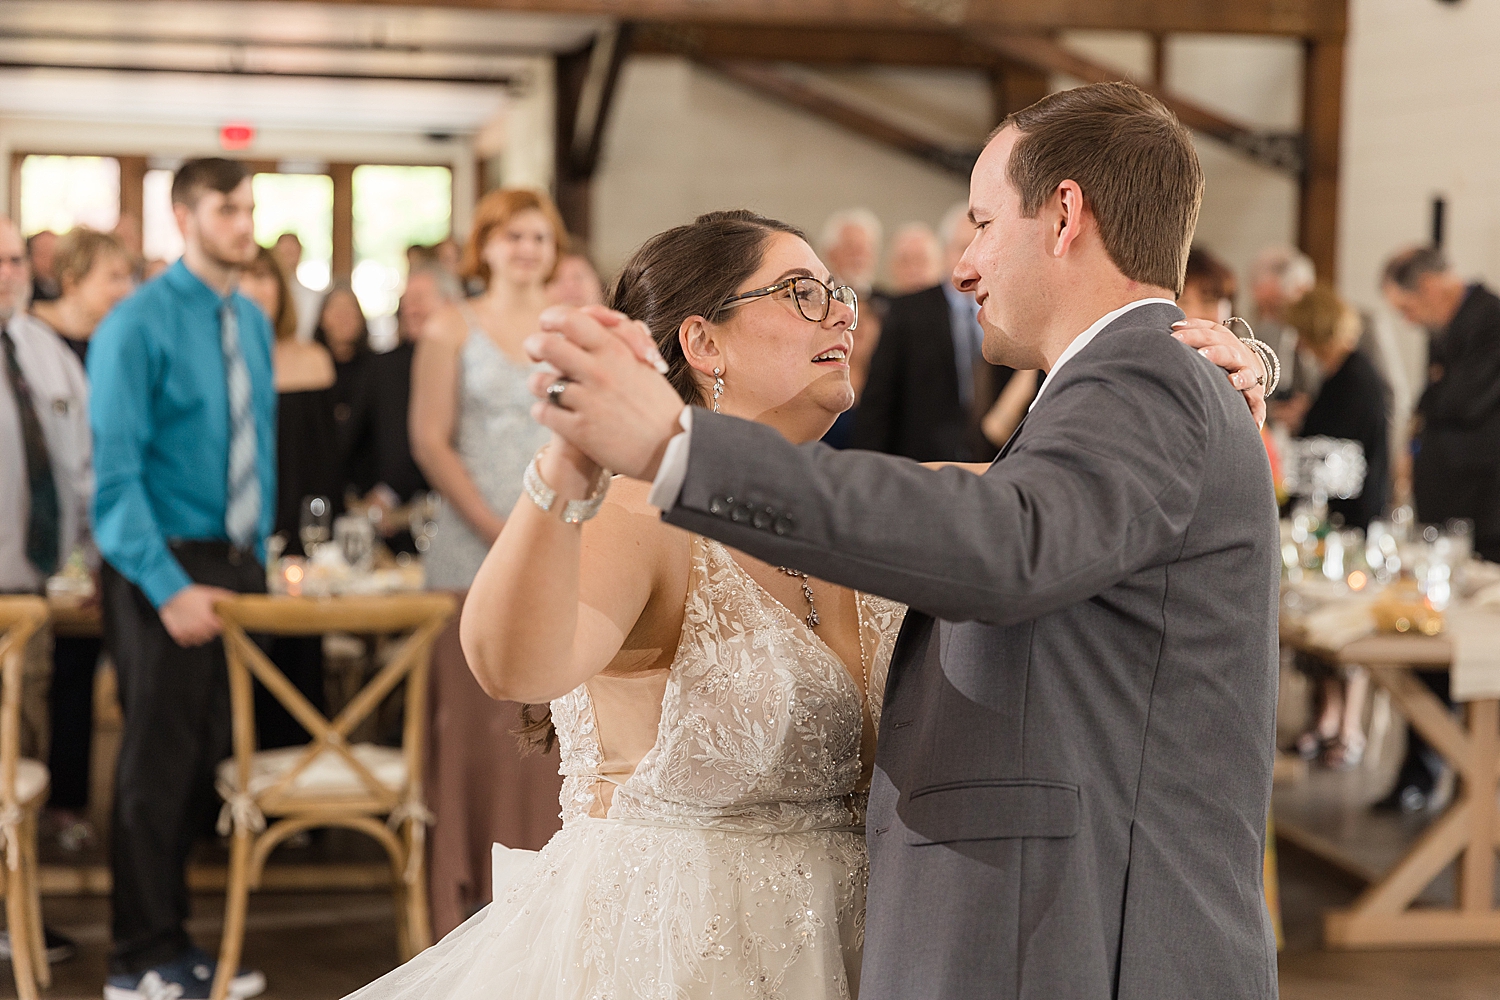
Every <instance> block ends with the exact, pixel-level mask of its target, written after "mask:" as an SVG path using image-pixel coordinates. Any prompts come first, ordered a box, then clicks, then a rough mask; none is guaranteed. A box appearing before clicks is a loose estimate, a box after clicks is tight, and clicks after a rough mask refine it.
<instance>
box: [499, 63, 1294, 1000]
mask: <svg viewBox="0 0 1500 1000" xmlns="http://www.w3.org/2000/svg"><path fill="white" fill-rule="evenodd" d="M1202 189H1203V178H1202V172H1201V170H1200V168H1199V164H1198V158H1197V155H1196V154H1195V152H1194V149H1193V144H1192V141H1191V138H1190V137H1189V135H1188V133H1187V131H1186V130H1185V129H1184V128H1183V126H1182V125H1181V124H1180V123H1179V122H1178V121H1177V120H1176V119H1175V118H1174V117H1173V116H1172V115H1171V113H1170V112H1169V111H1167V110H1166V109H1165V108H1164V107H1163V106H1162V105H1161V104H1159V103H1158V102H1157V101H1156V100H1154V99H1153V98H1151V97H1149V96H1147V95H1146V94H1144V93H1142V92H1141V91H1139V90H1137V89H1136V88H1134V87H1131V86H1128V85H1124V84H1104V85H1096V86H1091V87H1084V88H1081V89H1077V90H1071V91H1066V92H1063V93H1059V94H1054V95H1052V96H1051V97H1048V98H1046V99H1044V100H1042V101H1040V102H1038V103H1037V104H1035V105H1033V106H1031V107H1030V108H1027V109H1026V110H1024V111H1021V112H1019V113H1017V114H1014V115H1012V116H1011V117H1010V118H1009V119H1007V120H1006V122H1005V124H1004V125H1003V126H1002V128H1001V129H1000V130H999V131H998V132H997V134H996V135H995V136H994V137H993V139H992V140H991V141H990V143H989V145H988V146H987V148H986V149H985V150H984V153H983V155H982V156H981V157H980V159H979V161H978V163H977V164H976V166H975V168H974V174H973V178H972V187H971V194H970V201H969V204H970V209H971V214H972V216H973V218H974V221H975V223H976V225H977V226H978V234H977V235H976V236H975V238H974V242H973V243H972V245H971V246H970V247H969V249H968V252H967V253H965V255H964V257H963V260H962V261H961V262H960V263H959V265H958V268H957V270H956V271H955V275H954V279H955V282H956V283H957V284H958V285H959V287H960V288H962V289H964V290H966V291H972V292H973V293H974V294H975V296H976V298H977V300H978V301H979V303H980V305H981V313H980V317H981V321H982V323H983V325H984V329H985V340H984V355H985V358H986V359H987V360H989V361H991V362H993V363H995V364H1001V365H1007V366H1009V367H1012V368H1017V369H1024V368H1039V369H1042V370H1045V371H1046V372H1047V378H1046V381H1045V382H1044V383H1043V384H1042V387H1041V390H1040V392H1039V394H1038V396H1037V399H1036V402H1035V403H1034V404H1033V405H1032V408H1031V411H1030V413H1029V414H1028V416H1027V417H1026V419H1025V420H1024V421H1023V423H1022V425H1021V427H1020V428H1019V429H1018V430H1017V432H1016V434H1015V436H1014V437H1013V438H1012V439H1011V442H1010V443H1009V444H1008V445H1007V446H1006V448H1005V450H1004V451H1002V452H1001V454H1000V457H999V458H998V459H997V460H996V462H995V464H994V465H992V466H991V467H990V468H989V469H988V471H986V472H985V473H984V474H983V475H974V474H972V473H970V472H967V471H965V470H963V469H958V468H948V469H941V470H936V471H934V470H929V469H924V468H922V467H920V466H918V465H915V464H913V463H910V462H907V461H904V460H901V459H894V458H890V457H886V456H877V455H872V454H865V453H859V452H837V451H833V450H831V449H829V448H826V447H823V446H821V445H817V444H812V445H806V446H802V447H794V446H792V445H790V444H788V443H787V442H786V441H785V440H783V439H782V438H781V437H780V436H779V435H777V434H776V432H775V431H773V430H771V429H769V428H766V427H764V426H760V425H757V424H752V423H748V422H745V421H742V420H735V419H732V418H727V417H722V416H718V415H716V414H713V413H710V412H707V411H705V410H701V409H698V410H690V411H686V413H685V414H684V408H683V406H682V404H681V402H680V401H679V400H678V399H677V397H676V396H675V394H673V393H672V392H671V390H670V388H669V387H668V386H667V383H666V382H665V380H662V379H660V378H659V377H658V376H656V375H655V374H654V373H653V372H652V371H651V369H650V368H648V367H646V366H644V365H639V364H637V363H636V362H635V360H634V356H633V355H632V354H631V352H630V349H629V348H627V346H626V345H625V343H624V342H623V340H622V339H621V338H620V337H617V336H615V335H614V334H612V333H611V332H610V331H608V330H606V329H605V328H604V327H603V326H601V325H599V324H598V323H597V322H595V321H594V320H593V319H591V318H590V317H588V316H585V315H582V314H577V313H575V314H571V315H569V316H568V317H566V318H565V319H560V320H557V321H555V322H554V323H553V324H552V325H553V326H554V327H555V328H556V330H557V332H560V333H562V334H564V336H561V337H538V338H533V339H532V341H531V342H530V343H529V345H528V346H529V349H530V350H532V352H533V354H534V356H536V357H538V358H539V359H542V360H546V361H548V362H550V363H551V364H552V365H553V366H554V367H555V368H557V369H558V370H559V371H560V372H562V373H563V375H564V376H565V377H567V378H568V379H570V380H572V381H573V382H574V383H576V384H574V385H569V387H568V391H567V407H568V408H567V409H562V408H561V407H558V406H550V407H549V406H543V407H539V408H538V411H537V412H538V414H539V417H540V419H542V420H543V421H544V422H545V423H547V424H548V425H549V426H551V427H553V428H554V429H555V430H557V431H558V432H559V433H561V434H563V435H564V436H565V437H567V438H569V439H570V440H572V441H574V442H575V443H576V444H578V445H579V446H580V447H581V448H582V449H583V450H584V451H585V452H587V453H588V454H590V455H592V456H593V457H594V458H595V459H596V460H598V461H600V462H601V463H603V464H605V465H607V466H609V467H611V468H613V469H616V470H619V471H621V472H624V473H626V474H628V475H631V476H635V477H637V478H643V479H654V481H655V483H654V488H653V494H652V497H653V502H654V503H656V504H657V505H658V506H659V507H661V508H662V509H663V510H664V511H665V517H666V519H667V520H668V521H670V522H671V523H673V524H677V525H680V526H682V527H684V528H687V529H690V530H692V531H696V532H700V533H702V534H705V535H708V536H710V537H713V538H716V539H719V540H721V541H723V542H725V543H727V544H729V545H732V546H734V547H736V548H738V549H741V550H743V551H745V552H748V553H750V554H751V555H753V556H755V557H757V558H759V559H763V560H766V561H767V562H769V563H771V564H772V565H783V566H794V567H796V568H798V569H801V570H805V571H807V572H809V573H812V574H814V575H815V576H818V577H821V578H823V579H826V580H829V581H833V582H837V583H841V584H846V585H848V586H851V587H857V588H860V589H862V590H866V591H873V592H875V593H878V594H882V595H885V596H888V597H891V598H895V599H897V600H901V601H905V602H907V603H908V604H909V605H911V609H912V610H911V613H910V614H909V615H908V617H907V619H906V626H905V628H904V630H903V632H902V634H901V639H900V642H899V644H898V646H897V650H896V655H895V659H894V661H893V662H892V664H891V671H890V682H889V686H888V688H887V692H886V701H885V708H884V712H883V715H882V723H881V731H880V749H879V752H878V755H877V759H876V772H875V778H874V786H873V788H872V791H871V796H870V809H869V816H868V835H869V844H870V889H869V911H868V918H867V921H868V922H867V931H866V939H865V940H866V952H865V960H864V973H863V984H862V989H861V991H860V995H861V997H862V998H864V1000H949V998H953V1000H958V998H964V1000H969V998H974V1000H978V998H991V997H997V998H1000V997H1003V998H1028V1000H1095V998H1099V1000H1103V998H1110V997H1119V998H1125V1000H1228V998H1257V1000H1261V998H1272V997H1275V995H1276V991H1277V985H1276V951H1275V945H1274V943H1273V940H1272V936H1271V931H1270V929H1269V920H1268V918H1267V915H1266V911H1265V906H1264V903H1263V901H1262V882H1261V856H1262V850H1263V848H1264V831H1265V820H1266V808H1267V801H1268V798H1269V794H1270V787H1271V762H1272V734H1273V728H1274V726H1273V712H1274V707H1275V700H1276V697H1275V696H1276V644H1275V643H1276V636H1275V631H1276V611H1275V608H1276V597H1277V578H1278V568H1279V564H1278V560H1277V552H1276V539H1277V529H1276V506H1275V500H1274V498H1273V496H1272V489H1271V478H1270V472H1269V469H1268V467H1267V462H1266V455H1265V450H1264V448H1263V447H1262V445H1261V441H1260V438H1259V436H1258V435H1257V434H1256V431H1255V427H1254V424H1253V422H1252V421H1251V420H1250V419H1248V418H1247V415H1246V413H1245V405H1244V403H1243V402H1242V401H1241V398H1240V396H1239V394H1238V393H1236V392H1235V391H1234V390H1233V389H1232V388H1230V386H1229V385H1227V384H1226V383H1225V380H1224V378H1223V375H1222V373H1221V372H1220V371H1219V370H1218V369H1217V368H1215V367H1214V366H1213V365H1212V364H1211V363H1209V361H1207V360H1206V359H1205V358H1204V357H1202V356H1200V355H1199V354H1198V353H1196V352H1194V351H1193V350H1191V349H1190V348H1188V347H1186V346H1184V345H1183V344H1182V343H1179V342H1178V341H1177V340H1174V339H1173V338H1172V336H1171V331H1172V324H1173V323H1174V322H1175V321H1178V320H1180V319H1182V313H1181V312H1180V311H1179V310H1178V309H1177V307H1176V305H1175V304H1174V303H1173V299H1174V298H1175V296H1176V293H1177V292H1178V291H1179V290H1180V289H1181V287H1182V276H1183V268H1184V262H1185V260H1186V257H1187V251H1188V244H1189V241H1190V239H1191V237H1192V233H1193V228H1194V225H1195V223H1196V221H1197V215H1198V206H1199V201H1200V198H1201V195H1202ZM540 384H541V383H540V382H538V386H540Z"/></svg>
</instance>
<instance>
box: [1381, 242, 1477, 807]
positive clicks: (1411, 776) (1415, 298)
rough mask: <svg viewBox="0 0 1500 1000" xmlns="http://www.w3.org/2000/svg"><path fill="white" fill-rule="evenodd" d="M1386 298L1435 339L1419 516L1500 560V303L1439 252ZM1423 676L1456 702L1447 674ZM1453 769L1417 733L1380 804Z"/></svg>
mask: <svg viewBox="0 0 1500 1000" xmlns="http://www.w3.org/2000/svg"><path fill="white" fill-rule="evenodd" d="M1381 292H1382V293H1383V294H1384V296H1385V299H1386V301H1387V302H1388V303H1390V305H1391V307H1392V308H1393V309H1395V310H1396V312H1398V313H1400V314H1401V315H1402V316H1403V317H1404V318H1405V319H1406V320H1407V321H1408V322H1410V323H1413V324H1415V325H1417V326H1419V327H1422V328H1423V329H1425V330H1426V331H1427V335H1428V355H1427V356H1428V370H1427V387H1426V389H1425V390H1423V392H1422V394H1421V397H1420V398H1419V399H1418V401H1417V405H1416V415H1415V416H1414V417H1413V418H1412V428H1411V430H1412V437H1411V451H1412V453H1413V457H1412V462H1411V467H1412V471H1411V486H1412V499H1413V501H1414V503H1415V507H1416V516H1417V519H1418V520H1419V521H1424V522H1429V523H1442V522H1444V521H1447V520H1450V519H1455V518H1462V519H1467V520H1469V521H1472V522H1473V525H1474V551H1475V553H1476V554H1477V555H1479V556H1481V557H1483V558H1485V559H1489V560H1491V561H1500V299H1497V298H1496V296H1495V294H1494V293H1493V292H1491V291H1490V290H1489V289H1488V288H1486V287H1485V286H1484V285H1483V284H1481V283H1479V282H1477V281H1476V282H1472V283H1471V282H1466V281H1464V280H1463V279H1462V278H1460V277H1459V276H1458V275H1457V274H1456V273H1455V272H1454V271H1453V268H1452V266H1451V265H1450V264H1449V263H1448V259H1447V257H1446V256H1445V255H1444V254H1443V252H1442V251H1441V250H1439V249H1437V248H1436V247H1415V248H1412V249H1409V250H1405V251H1402V252H1401V253H1398V254H1396V255H1395V256H1394V257H1392V258H1391V260H1390V261H1389V262H1388V263H1387V264H1386V268H1385V272H1384V274H1383V275H1382V280H1381ZM1418 676H1419V678H1420V679H1421V680H1422V682H1423V683H1424V684H1426V685H1427V686H1428V687H1430V688H1432V690H1433V692H1434V693H1435V694H1436V695H1437V696H1438V697H1440V698H1442V699H1443V701H1444V702H1445V703H1447V704H1448V705H1450V706H1451V705H1452V699H1451V698H1450V697H1449V687H1448V681H1449V677H1448V674H1447V673H1446V672H1444V671H1437V672H1422V673H1420V674H1419V675H1418ZM1444 769H1445V765H1444V763H1443V759H1442V757H1441V756H1440V755H1439V754H1437V753H1436V752H1435V751H1433V750H1432V748H1431V747H1429V746H1428V745H1427V742H1426V741H1425V740H1424V739H1423V738H1422V737H1421V735H1420V734H1418V733H1416V732H1414V731H1413V732H1410V733H1409V734H1408V738H1407V747H1406V758H1405V760H1403V761H1402V763H1401V770H1400V772H1399V773H1398V775H1397V778H1396V784H1395V787H1394V788H1392V790H1391V793H1390V794H1389V795H1387V796H1386V797H1385V798H1384V799H1382V800H1381V801H1380V802H1379V803H1377V805H1378V806H1380V807H1383V808H1399V809H1401V810H1402V811H1404V812H1416V811H1419V810H1422V809H1425V808H1426V807H1427V806H1429V805H1431V804H1433V800H1434V796H1435V792H1436V789H1437V787H1438V781H1439V779H1440V778H1441V776H1442V774H1443V771H1444Z"/></svg>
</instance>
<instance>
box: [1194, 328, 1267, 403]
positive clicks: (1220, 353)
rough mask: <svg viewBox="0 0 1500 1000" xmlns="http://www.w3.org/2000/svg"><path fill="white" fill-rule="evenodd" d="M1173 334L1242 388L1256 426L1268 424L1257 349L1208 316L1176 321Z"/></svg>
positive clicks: (1240, 389)
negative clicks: (1250, 346) (1249, 346)
mask: <svg viewBox="0 0 1500 1000" xmlns="http://www.w3.org/2000/svg"><path fill="white" fill-rule="evenodd" d="M1172 336H1174V337H1176V338H1177V339H1178V340H1180V341H1182V342H1183V343H1184V344H1186V345H1188V346H1189V347H1191V348H1193V349H1195V350H1196V351H1197V352H1198V353H1199V354H1201V355H1203V356H1204V357H1205V358H1207V359H1208V360H1210V361H1212V362H1213V363H1214V364H1216V365H1218V366H1219V367H1220V368H1222V369H1224V371H1225V372H1226V373H1227V374H1228V375H1229V384H1230V385H1232V386H1234V387H1235V388H1236V389H1238V390H1239V391H1240V394H1241V395H1243V396H1244V397H1245V402H1246V403H1247V404H1248V405H1249V407H1250V415H1251V416H1253V417H1254V418H1255V426H1257V427H1264V426H1265V423H1266V379H1267V377H1268V376H1269V374H1270V373H1269V372H1267V371H1265V369H1264V368H1262V367H1261V363H1260V359H1259V358H1258V357H1256V355H1255V352H1254V351H1252V350H1250V348H1248V347H1246V346H1245V342H1244V341H1242V340H1241V339H1240V338H1239V337H1237V336H1235V335H1234V333H1233V332H1231V331H1230V330H1229V328H1228V327H1226V326H1224V325H1223V324H1221V323H1211V322H1209V321H1208V320H1206V319H1184V320H1180V321H1178V322H1177V323H1175V324H1173V327H1172Z"/></svg>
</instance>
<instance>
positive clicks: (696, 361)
mask: <svg viewBox="0 0 1500 1000" xmlns="http://www.w3.org/2000/svg"><path fill="white" fill-rule="evenodd" d="M677 342H678V343H679V344H681V345H682V354H683V357H685V358H687V363H688V364H689V365H691V366H692V367H693V368H695V369H696V370H698V371H700V372H703V373H704V374H705V375H707V374H709V373H711V372H712V371H713V370H714V368H716V367H718V368H723V367H724V356H723V354H722V353H720V351H719V345H718V343H717V342H716V341H715V340H714V331H713V330H712V328H710V327H709V325H708V321H707V320H706V319H704V318H703V317H702V316H689V317H688V318H687V319H685V320H683V321H682V325H681V326H679V327H678V328H677Z"/></svg>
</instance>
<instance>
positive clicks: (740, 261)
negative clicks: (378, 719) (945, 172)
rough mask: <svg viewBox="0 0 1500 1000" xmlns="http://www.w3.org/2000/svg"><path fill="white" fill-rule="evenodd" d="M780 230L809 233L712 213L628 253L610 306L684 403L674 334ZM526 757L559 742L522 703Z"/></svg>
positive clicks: (730, 291)
mask: <svg viewBox="0 0 1500 1000" xmlns="http://www.w3.org/2000/svg"><path fill="white" fill-rule="evenodd" d="M777 233H787V234H789V235H792V236H795V237H797V238H798V239H801V240H804V241H805V240H806V239H807V236H806V234H805V233H803V232H802V230H800V229H798V228H797V227H796V226H793V225H790V224H788V223H785V222H781V221H778V220H776V219H768V218H766V217H765V216H763V215H757V214H756V213H754V212H751V211H749V210H748V209H734V210H732V211H727V212H709V213H708V214H707V215H700V216H698V218H696V219H694V220H693V221H692V222H690V223H688V224H687V225H685V226H677V227H675V228H673V229H668V230H667V231H666V232H664V233H658V234H657V235H655V236H653V237H651V238H650V239H649V240H647V241H646V242H645V243H643V244H641V246H640V249H638V250H636V252H635V253H633V254H631V255H630V259H629V260H627V261H626V262H625V266H624V267H622V268H621V269H620V274H619V276H618V277H616V278H615V280H614V283H613V284H612V285H611V286H610V289H609V297H608V305H609V307H610V308H611V309H615V310H618V311H619V312H622V313H624V314H625V315H627V316H629V317H630V318H631V319H638V320H640V321H641V322H643V323H645V324H646V326H647V327H649V328H650V330H651V336H652V337H653V338H655V340H656V349H657V350H658V351H660V352H661V356H662V358H663V359H664V360H665V361H666V362H667V381H669V382H671V383H672V388H674V389H676V390H677V394H678V395H679V396H681V397H682V399H683V402H686V403H704V402H706V398H705V388H706V385H707V383H706V381H700V379H699V376H698V375H697V373H696V372H694V370H693V367H692V366H691V365H689V364H688V360H687V356H686V355H685V354H683V352H682V342H681V340H679V339H678V336H677V333H678V330H680V329H681V327H682V321H683V320H685V319H687V318H688V317H689V316H702V317H703V318H704V319H706V320H708V321H710V322H714V321H716V320H717V319H718V317H719V314H720V313H721V312H723V310H724V303H725V302H726V301H728V300H729V299H730V298H731V297H733V295H734V294H735V292H737V291H739V287H740V285H741V284H743V283H744V281H745V279H747V278H749V277H750V276H751V275H752V274H754V273H755V272H756V271H757V270H759V269H760V265H761V261H762V260H763V259H764V258H765V253H766V247H767V245H768V244H769V243H770V242H771V239H772V237H774V236H775V235H776V234H777ZM516 735H517V736H518V737H520V739H521V744H522V749H523V752H533V751H539V752H543V753H545V752H547V751H550V750H551V749H552V744H553V743H554V742H556V739H557V730H556V729H555V728H554V727H553V725H552V713H551V711H550V710H549V709H548V708H547V706H545V705H522V706H521V727H520V728H519V729H517V730H516Z"/></svg>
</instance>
